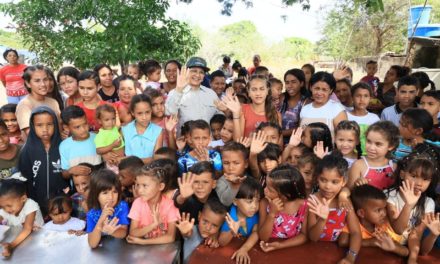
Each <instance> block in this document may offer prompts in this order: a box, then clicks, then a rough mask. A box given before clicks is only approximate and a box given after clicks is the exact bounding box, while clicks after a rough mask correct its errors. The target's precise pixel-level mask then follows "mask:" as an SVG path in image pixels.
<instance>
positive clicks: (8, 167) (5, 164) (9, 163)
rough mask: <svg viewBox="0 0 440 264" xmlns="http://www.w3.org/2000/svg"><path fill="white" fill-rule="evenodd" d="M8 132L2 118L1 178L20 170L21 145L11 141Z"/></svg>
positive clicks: (0, 134) (0, 140) (0, 139)
mask: <svg viewBox="0 0 440 264" xmlns="http://www.w3.org/2000/svg"><path fill="white" fill-rule="evenodd" d="M8 134H9V133H8V129H7V127H6V124H5V123H4V122H3V120H1V119H0V180H3V179H6V178H9V177H10V176H12V174H14V173H16V172H17V171H18V168H17V164H18V158H19V154H20V151H21V145H15V144H11V143H9V136H8Z"/></svg>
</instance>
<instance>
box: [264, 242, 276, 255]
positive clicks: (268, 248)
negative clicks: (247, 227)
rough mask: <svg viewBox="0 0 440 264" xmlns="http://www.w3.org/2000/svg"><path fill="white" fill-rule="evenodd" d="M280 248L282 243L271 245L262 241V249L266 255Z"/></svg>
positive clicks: (272, 243)
mask: <svg viewBox="0 0 440 264" xmlns="http://www.w3.org/2000/svg"><path fill="white" fill-rule="evenodd" d="M279 247H280V242H271V243H269V242H264V241H260V248H261V250H263V251H264V252H266V253H267V252H270V251H273V250H275V249H278V248H279Z"/></svg>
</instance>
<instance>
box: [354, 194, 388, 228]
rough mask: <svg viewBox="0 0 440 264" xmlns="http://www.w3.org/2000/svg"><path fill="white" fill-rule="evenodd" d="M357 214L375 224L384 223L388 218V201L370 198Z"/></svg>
mask: <svg viewBox="0 0 440 264" xmlns="http://www.w3.org/2000/svg"><path fill="white" fill-rule="evenodd" d="M357 215H358V216H359V218H361V219H365V220H366V221H368V222H369V223H371V224H373V225H377V226H380V225H383V224H384V223H385V221H386V218H387V201H386V200H381V199H368V200H367V201H366V202H365V204H364V205H363V206H362V208H361V209H359V210H358V211H357Z"/></svg>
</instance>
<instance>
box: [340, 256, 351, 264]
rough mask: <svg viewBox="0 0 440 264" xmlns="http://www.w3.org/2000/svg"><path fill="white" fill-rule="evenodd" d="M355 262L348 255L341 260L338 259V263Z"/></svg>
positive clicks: (349, 263)
mask: <svg viewBox="0 0 440 264" xmlns="http://www.w3.org/2000/svg"><path fill="white" fill-rule="evenodd" d="M352 263H353V262H352V261H351V260H349V259H348V258H347V257H345V258H343V259H341V260H340V261H338V264H352Z"/></svg>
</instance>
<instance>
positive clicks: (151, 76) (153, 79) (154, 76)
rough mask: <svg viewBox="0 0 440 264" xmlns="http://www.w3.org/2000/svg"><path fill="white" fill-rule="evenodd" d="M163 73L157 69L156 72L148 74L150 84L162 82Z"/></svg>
mask: <svg viewBox="0 0 440 264" xmlns="http://www.w3.org/2000/svg"><path fill="white" fill-rule="evenodd" d="M161 72H162V69H157V70H155V71H154V72H152V73H150V74H148V81H150V82H158V81H160V73H161Z"/></svg>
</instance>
